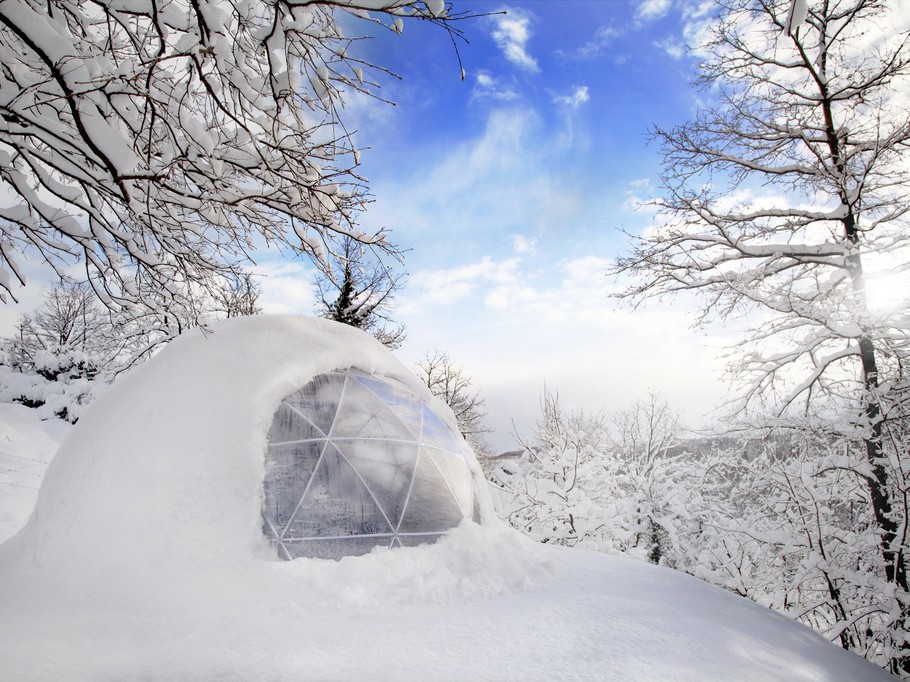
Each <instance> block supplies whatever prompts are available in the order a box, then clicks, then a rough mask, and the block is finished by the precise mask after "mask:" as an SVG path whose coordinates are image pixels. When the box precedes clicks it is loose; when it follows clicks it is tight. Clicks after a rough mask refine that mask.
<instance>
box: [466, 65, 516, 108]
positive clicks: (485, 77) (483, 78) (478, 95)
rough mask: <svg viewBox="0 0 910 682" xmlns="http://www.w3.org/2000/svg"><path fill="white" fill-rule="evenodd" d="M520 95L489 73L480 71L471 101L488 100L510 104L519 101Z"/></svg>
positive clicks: (472, 91)
mask: <svg viewBox="0 0 910 682" xmlns="http://www.w3.org/2000/svg"><path fill="white" fill-rule="evenodd" d="M517 98H518V93H517V92H515V90H514V89H513V88H512V87H511V85H506V84H504V83H503V82H502V80H501V79H500V78H497V77H496V76H494V75H493V74H491V73H489V72H488V71H478V72H477V76H476V78H475V81H474V88H473V89H472V90H471V99H473V100H477V99H487V100H494V101H497V102H509V101H511V100H514V99H517Z"/></svg>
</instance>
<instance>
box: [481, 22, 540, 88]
mask: <svg viewBox="0 0 910 682" xmlns="http://www.w3.org/2000/svg"><path fill="white" fill-rule="evenodd" d="M505 10H506V14H502V15H497V16H496V17H495V19H494V22H495V28H494V29H493V32H492V36H493V40H494V41H495V42H496V45H497V46H498V47H499V49H500V50H502V53H503V55H505V58H506V59H508V60H509V61H510V62H512V63H513V64H515V65H517V66H519V67H521V68H522V69H525V70H526V71H531V72H537V71H539V70H540V67H539V66H538V65H537V60H536V59H534V57H532V56H531V55H530V53H529V52H528V49H527V45H528V41H529V40H530V39H531V14H529V13H528V12H526V11H524V10H522V9H518V8H511V7H506V8H505Z"/></svg>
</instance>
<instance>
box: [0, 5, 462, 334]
mask: <svg viewBox="0 0 910 682" xmlns="http://www.w3.org/2000/svg"><path fill="white" fill-rule="evenodd" d="M342 14H348V15H353V16H356V17H360V18H361V19H363V20H366V21H372V22H374V23H375V24H381V23H385V24H387V26H388V27H389V28H390V29H391V30H394V31H396V32H400V31H401V29H402V27H403V21H404V20H408V18H414V19H418V20H426V21H429V22H432V23H435V24H440V25H442V26H443V27H444V28H446V29H447V30H449V32H450V33H455V34H457V29H455V28H454V27H453V26H452V24H451V22H452V21H453V20H454V19H457V18H459V16H464V15H456V14H453V13H452V12H451V8H450V7H449V6H448V5H446V3H445V2H444V0H414V1H410V0H380V1H379V2H376V1H374V0H332V1H328V0H327V1H326V2H302V1H301V2H297V1H291V2H282V3H269V2H263V1H261V0H253V1H252V2H250V1H248V0H219V1H217V2H215V1H208V0H202V1H200V2H196V1H193V2H184V1H182V0H174V1H170V0H167V1H163V2H162V1H161V0H147V1H142V2H138V3H136V2H132V1H128V0H114V1H113V2H87V3H86V2H77V1H76V0H50V1H49V2H37V1H36V0H8V1H6V2H4V3H2V6H0V27H2V30H0V64H2V67H0V191H2V193H3V194H4V196H5V197H6V200H5V201H4V202H3V205H2V206H0V297H2V298H3V299H4V300H5V298H6V296H13V297H14V298H15V290H16V288H17V286H19V285H23V284H24V283H25V275H24V269H23V263H24V259H28V260H30V261H34V262H46V263H47V264H49V265H50V266H51V267H53V268H55V269H56V270H57V272H58V274H61V275H62V274H63V270H64V269H65V268H67V267H69V266H70V265H72V263H73V262H79V263H81V265H82V266H83V267H84V269H85V279H86V280H87V281H89V282H90V285H91V287H92V289H93V291H94V292H95V294H96V295H98V296H99V297H100V298H101V300H102V301H103V302H104V303H105V304H106V305H108V307H112V308H118V307H121V306H126V307H134V306H135V305H136V304H141V305H144V306H146V307H148V308H150V309H151V310H153V311H155V312H157V313H158V318H159V321H160V322H162V323H164V318H166V317H168V315H171V314H173V311H174V310H175V309H176V308H178V307H187V308H192V301H191V300H189V299H191V298H192V297H193V296H194V295H195V294H193V293H190V291H189V290H191V289H193V290H195V291H197V292H198V290H200V289H202V290H208V291H209V292H210V293H211V292H212V291H214V290H217V289H218V288H220V284H219V282H218V279H219V278H221V277H222V276H231V275H232V274H237V273H238V272H239V267H240V265H239V264H242V263H243V262H245V261H247V260H248V259H249V258H250V256H251V253H252V251H253V250H254V249H255V248H256V247H257V245H258V244H261V243H269V244H277V245H279V246H281V247H285V248H287V249H289V250H290V251H291V252H292V253H299V254H303V255H305V256H307V257H310V258H313V259H315V260H323V259H325V251H326V245H327V244H331V243H332V241H333V240H334V239H335V238H336V237H337V236H338V235H351V236H352V238H353V239H355V240H357V241H359V242H362V243H367V244H371V245H373V246H375V247H376V248H378V249H390V246H389V245H388V244H387V242H386V239H385V236H384V234H374V235H367V234H364V233H362V232H360V231H358V230H357V229H356V228H355V227H354V220H355V216H356V213H357V211H358V209H359V208H360V207H361V206H362V204H363V201H364V197H365V192H366V183H365V181H364V180H363V178H361V177H360V176H359V175H358V174H357V172H356V167H357V165H358V162H359V152H358V151H357V149H356V148H355V146H354V143H353V141H352V139H351V137H350V135H349V134H348V133H347V131H346V129H345V126H344V124H343V121H342V120H341V117H340V109H339V105H340V104H341V103H342V97H343V95H344V93H345V92H353V91H358V92H362V93H367V94H372V93H374V92H375V84H374V83H372V82H371V81H370V74H371V72H374V71H375V70H376V67H373V66H372V65H370V64H367V63H364V62H363V61H362V60H360V59H358V58H357V57H356V56H355V55H354V52H355V50H354V49H352V46H353V43H354V42H355V39H352V38H350V37H347V36H346V35H345V34H344V32H343V30H342V28H341V22H340V18H341V15H342ZM346 25H347V24H346Z"/></svg>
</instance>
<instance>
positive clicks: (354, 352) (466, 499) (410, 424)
mask: <svg viewBox="0 0 910 682" xmlns="http://www.w3.org/2000/svg"><path fill="white" fill-rule="evenodd" d="M465 520H472V521H475V522H478V523H497V520H496V515H495V512H494V511H493V509H492V505H491V504H490V501H489V496H488V494H487V492H486V484H485V482H484V479H483V474H482V472H481V470H480V467H479V465H478V464H477V461H476V458H475V457H474V454H473V452H472V451H471V449H470V447H468V445H467V444H466V443H465V441H464V439H463V438H462V437H461V435H460V434H459V433H458V429H457V425H456V423H455V418H454V416H453V415H452V412H451V410H450V409H449V408H448V407H447V406H446V405H445V404H444V403H443V402H442V401H440V400H439V399H437V398H435V397H434V396H433V395H432V394H431V393H430V391H429V389H428V388H427V387H426V386H425V385H424V384H423V383H422V382H421V381H420V380H419V379H418V378H417V377H416V376H414V374H413V373H412V372H411V371H410V370H409V369H407V368H406V367H405V366H404V365H402V363H400V362H399V361H398V360H397V359H396V358H395V357H394V355H392V353H390V352H389V351H388V350H387V349H385V348H384V347H383V346H382V345H381V344H380V343H379V342H378V341H376V340H375V339H373V338H372V337H370V336H369V335H367V334H364V333H363V332H361V331H359V330H356V329H353V328H351V327H348V326H346V325H342V324H338V323H335V322H331V321H329V320H322V319H313V318H305V317H299V316H257V317H251V318H238V319H233V320H227V321H225V322H223V323H219V324H217V325H215V327H214V329H212V330H208V331H194V332H191V333H189V334H185V335H183V336H181V337H180V338H178V339H176V340H175V341H173V342H172V343H170V344H169V345H168V346H167V347H166V348H165V349H164V350H162V351H161V352H160V353H159V354H158V355H156V356H155V357H154V358H152V359H151V360H149V361H148V362H147V363H144V364H143V365H141V366H140V367H138V368H136V369H135V370H134V371H132V372H130V373H129V374H128V375H126V376H125V377H124V378H123V380H122V381H118V382H116V383H115V384H114V386H112V387H111V389H110V390H109V391H108V392H107V393H106V394H105V395H103V396H101V398H100V399H98V400H97V402H96V403H95V404H94V405H93V406H92V408H91V409H90V410H88V412H87V413H86V415H85V416H84V417H83V418H82V419H81V420H80V421H79V423H78V424H77V425H76V426H75V428H74V429H73V431H72V432H71V433H70V435H69V437H68V438H67V440H66V442H65V443H64V444H63V445H62V446H61V448H60V450H59V452H58V454H57V456H56V457H55V459H54V461H53V463H52V464H51V466H50V467H49V468H48V471H47V474H46V477H45V480H44V482H43V484H42V489H41V491H40V493H39V496H38V501H37V505H36V508H35V512H34V514H33V515H32V518H31V519H30V520H29V522H28V524H27V525H26V527H25V528H24V529H23V530H22V531H21V532H20V533H19V535H18V536H17V537H16V538H14V539H13V540H11V541H10V542H9V543H7V545H8V546H7V545H4V546H3V551H4V552H6V553H7V555H8V556H15V557H16V560H17V561H19V560H21V561H23V562H26V563H37V564H40V565H49V564H53V563H55V562H58V561H61V560H63V558H64V557H65V561H66V562H68V563H70V564H74V563H82V564H85V565H86V567H91V566H98V567H104V569H105V570H107V569H108V568H109V567H110V566H111V565H123V564H142V563H143V562H145V564H147V565H150V564H151V563H152V562H154V563H155V564H160V563H161V559H162V557H166V558H167V559H168V561H169V562H170V563H172V564H174V565H176V564H179V563H181V562H193V563H199V562H203V563H205V562H209V563H219V562H221V563H223V562H238V561H241V562H242V561H261V560H271V561H274V560H278V559H285V560H287V559H294V558H297V557H316V558H329V559H339V558H341V557H344V556H349V555H363V554H365V553H368V552H370V551H372V550H373V549H374V548H388V549H391V550H398V549H400V548H404V547H408V546H411V545H417V544H423V543H432V542H435V541H437V540H438V539H439V538H440V537H441V536H442V535H443V534H445V533H447V532H449V531H450V530H451V529H453V528H455V527H456V526H458V525H459V524H460V523H462V522H463V521H465ZM0 558H2V557H0Z"/></svg>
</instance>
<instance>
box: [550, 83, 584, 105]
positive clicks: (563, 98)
mask: <svg viewBox="0 0 910 682" xmlns="http://www.w3.org/2000/svg"><path fill="white" fill-rule="evenodd" d="M590 99H591V95H589V94H588V86H587V85H576V86H575V87H574V88H572V92H570V93H569V94H568V95H558V96H556V97H554V98H553V102H554V103H556V104H558V105H559V106H562V107H566V108H568V109H578V108H579V107H580V106H581V105H582V104H584V103H585V102H587V101H588V100H590Z"/></svg>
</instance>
